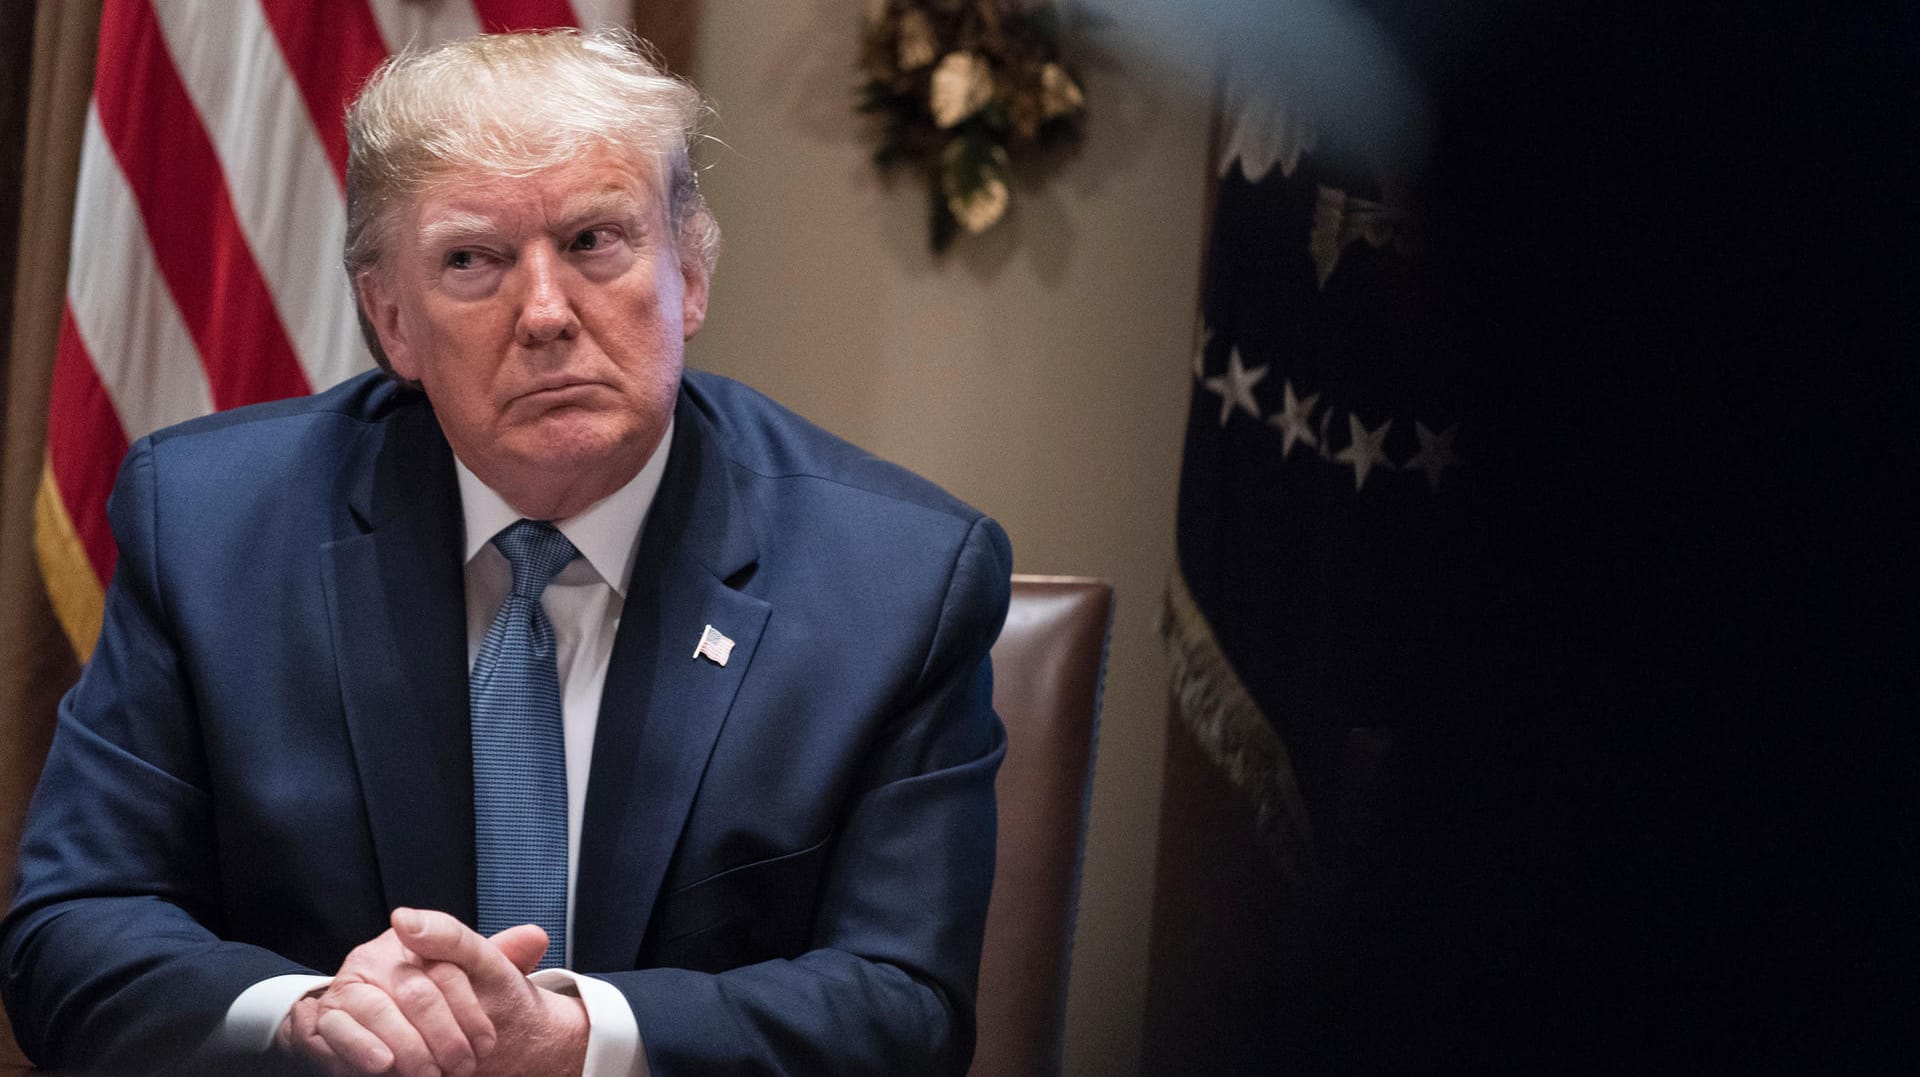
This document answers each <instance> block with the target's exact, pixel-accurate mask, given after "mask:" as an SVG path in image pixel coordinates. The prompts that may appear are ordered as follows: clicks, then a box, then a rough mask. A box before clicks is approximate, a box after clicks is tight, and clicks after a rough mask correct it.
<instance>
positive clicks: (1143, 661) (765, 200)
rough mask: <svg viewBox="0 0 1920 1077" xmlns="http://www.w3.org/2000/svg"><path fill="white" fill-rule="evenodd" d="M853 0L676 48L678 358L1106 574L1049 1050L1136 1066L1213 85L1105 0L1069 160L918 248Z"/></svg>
mask: <svg viewBox="0 0 1920 1077" xmlns="http://www.w3.org/2000/svg"><path fill="white" fill-rule="evenodd" d="M864 6H865V5H864V3H863V2H862V0H802V2H789V3H779V4H770V3H765V2H764V0H704V5H703V8H702V13H701V25H700V36H699V41H698V45H697V50H696V54H695V62H694V71H695V72H697V74H698V76H699V80H700V83H701V86H702V88H703V89H704V90H705V91H706V92H707V94H708V95H709V97H710V98H711V99H712V100H713V102H714V105H715V107H716V108H717V110H718V112H719V117H718V121H717V123H716V124H715V125H714V128H713V133H714V134H715V135H717V136H718V137H719V138H720V139H721V140H723V141H724V143H725V146H724V147H714V148H713V152H710V153H709V154H708V155H707V159H708V160H709V161H710V162H711V164H712V168H711V169H710V170H709V171H708V172H707V173H706V175H705V177H704V178H703V180H702V183H703V185H704V187H705V189H706V191H707V193H708V195H709V197H710V198H711V199H712V202H713V205H714V208H715V210H716V212H717V213H718V214H719V217H720V220H721V224H722V227H723V228H724V230H725V233H726V252H725V254H724V255H723V256H722V258H721V262H720V272H719V275H718V277H717V278H716V280H715V290H714V298H713V306H712V313H711V316H710V318H709V320H708V322H707V327H706V330H705V331H704V332H703V333H702V334H701V336H700V337H699V338H698V339H696V340H695V342H694V345H693V347H692V350H691V360H692V362H693V363H694V364H695V365H697V366H700V367H704V368H706V369H710V370H716V371H719V372H721V373H724V374H729V375H732V376H734V377H738V378H741V379H743V380H745V381H747V382H750V383H752V384H753V385H755V386H758V387H759V388H761V389H763V390H766V391H767V392H769V393H771V394H772V395H773V396H775V397H776V398H778V399H780V400H782V401H783V402H785V403H787V404H788V405H790V406H792V407H794V408H795V409H797V410H798V411H800V412H801V413H802V414H805V415H807V416H808V417H810V418H812V419H814V420H815V421H816V422H819V423H821V424H823V425H824V426H826V427H828V428H829V429H831V430H833V431H835V432H837V433H839V434H841V435H843V436H845V437H848V438H851V439H852V440H854V441H856V442H859V443H860V444H862V445H864V446H865V447H867V448H868V449H871V450H873V451H874V452H877V453H879V454H880V455H882V456H886V457H888V458H891V459H893V460H896V461H899V462H901V463H903V464H906V465H908V466H909V467H912V468H914V469H915V470H917V471H920V472H921V473H923V474H925V475H927V476H929V477H930V478H932V479H934V480H935V481H937V482H939V483H941V484H942V485H944V486H946V487H947V488H948V489H950V490H952V491H954V492H955V493H956V494H958V495H960V496H961V497H963V498H966V499H967V500H968V501H971V502H972V503H973V504H975V505H977V506H979V507H980V508H982V509H984V510H985V511H987V512H989V513H991V514H992V515H993V516H995V517H996V518H998V519H999V520H1000V521H1001V522H1002V523H1003V524H1004V525H1006V528H1007V531H1008V533H1009V534H1010V535H1011V536H1012V538H1013V548H1014V559H1015V566H1016V568H1017V569H1018V570H1019V571H1022V572H1072V573H1085V574H1092V575H1099V576H1104V577H1107V578H1108V579H1111V580H1113V581H1114V582H1115V583H1116V584H1117V585H1118V588H1119V599H1120V601H1119V610H1118V615H1117V620H1116V622H1115V625H1114V640H1113V652H1112V660H1111V665H1110V666H1109V670H1108V674H1107V696H1106V710H1105V715H1104V720H1103V721H1104V724H1103V728H1102V731H1101V740H1100V746H1099V760H1098V766H1097V771H1096V775H1095V780H1094V795H1093V817H1092V825H1091V832H1090V835H1089V839H1088V848H1087V859H1086V881H1085V884H1084V889H1083V894H1082V898H1081V904H1080V927H1079V937H1078V940H1077V946H1076V950H1075V954H1074V965H1073V989H1072V996H1071V999H1070V1003H1069V1014H1068V1034H1067V1067H1066V1068H1067V1072H1068V1073H1069V1074H1088V1075H1093V1074H1099V1075H1103V1077H1104V1075H1110V1074H1126V1073H1131V1072H1133V1071H1134V1070H1135V1068H1136V1066H1137V1062H1136V1059H1137V1056H1138V1051H1139V1037H1140V1014H1141V1011H1142V1008H1143V1004H1144V998H1145V984H1146V953H1147V949H1146V942H1147V924H1148V911H1149V907H1150V904H1151V901H1152V891H1153V866H1154V848H1155V845H1154V840H1155V826H1156V820H1157V813H1158V808H1159V781H1160V762H1161V754H1162V737H1163V730H1164V724H1163V723H1164V714H1165V702H1164V701H1165V691H1166V664H1165V660H1164V658H1163V657H1162V655H1161V650H1160V646H1159V642H1158V640H1157V638H1156V636H1155V634H1154V632H1153V626H1152V615H1153V611H1154V609H1155V607H1156V605H1157V602H1158V598H1159V594H1160V588H1161V583H1162V580H1163V579H1164V576H1165V573H1166V570H1167V568H1168V566H1169V565H1170V564H1171V561H1172V556H1173V512H1174V495H1175V486H1176V480H1177V477H1178V471H1179V463H1180V444H1181V427H1182V423H1183V421H1184V417H1185V412H1186V399H1187V386H1188V380H1187V379H1188V377H1189V375H1188V372H1187V371H1188V363H1189V361H1190V356H1191V354H1192V326H1193V321H1194V310H1195V303H1196V296H1197V291H1198V266H1199V260H1200V253H1199V246H1200V238H1201V197H1202V192H1203V190H1204V181H1205V171H1206V165H1205V161H1204V155H1205V143H1206V109H1205V105H1204V102H1202V101H1200V100H1198V99H1197V97H1196V95H1195V94H1194V93H1193V92H1192V90H1191V88H1190V87H1189V88H1188V89H1187V90H1186V91H1185V92H1178V91H1176V90H1175V89H1174V88H1173V87H1172V85H1171V83H1170V82H1169V81H1168V80H1167V79H1166V78H1164V77H1162V76H1158V75H1156V74H1155V73H1154V71H1152V70H1151V68H1150V66H1149V65H1150V64H1151V62H1152V61H1151V59H1150V57H1151V56H1152V55H1153V54H1154V51H1155V50H1154V49H1153V48H1151V47H1150V43H1149V42H1147V41H1144V40H1142V36H1141V35H1140V33H1139V32H1138V31H1133V32H1132V33H1131V34H1130V28H1129V26H1128V25H1127V23H1126V21H1125V16H1124V13H1123V12H1121V11H1120V10H1119V9H1120V8H1123V7H1125V6H1126V5H1125V4H1124V2H1114V0H1109V3H1107V4H1097V5H1094V6H1096V7H1106V8H1109V11H1108V14H1109V16H1110V21H1109V23H1108V25H1107V26H1105V27H1104V28H1102V29H1101V30H1100V31H1099V35H1098V41H1099V42H1100V45H1101V50H1100V51H1101V53H1102V56H1103V58H1102V59H1099V60H1098V62H1097V66H1096V67H1095V69H1094V70H1091V71H1089V72H1087V75H1088V77H1087V80H1086V81H1087V83H1088V99H1089V101H1090V103H1091V110H1092V123H1091V126H1090V128H1089V132H1088V140H1087V142H1086V145H1085V146H1084V147H1083V148H1082V151H1081V153H1080V154H1079V156H1078V157H1077V158H1076V159H1074V160H1072V161H1070V162H1068V163H1067V165H1066V167H1065V168H1064V169H1062V170H1061V171H1060V172H1059V173H1057V174H1056V175H1055V176H1054V177H1053V178H1052V180H1051V182H1049V183H1048V184H1047V185H1046V186H1045V187H1044V188H1043V189H1041V190H1039V191H1032V190H1021V191H1018V192H1017V193H1016V196H1015V201H1016V206H1015V210H1014V216H1013V217H1012V219H1011V220H1009V221H1008V222H1006V223H1005V224H1003V225H1002V226H1001V227H1000V228H999V229H998V230H996V231H995V232H993V233H989V235H987V236H985V237H981V238H980V239H978V240H971V241H969V240H962V241H961V242H960V244H959V245H958V246H957V247H956V248H955V249H954V250H953V251H952V252H950V254H949V255H948V256H947V257H946V258H944V259H939V260H936V259H934V258H933V257H932V256H930V255H929V254H928V252H927V249H926V228H925V220H926V204H925V193H924V187H923V186H922V185H920V184H919V183H917V182H914V181H913V180H911V179H909V178H908V177H905V176H902V177H898V178H897V179H896V181H895V182H894V183H893V184H892V185H891V186H888V185H887V184H886V183H884V182H883V181H882V180H880V179H879V178H878V177H876V176H875V174H874V173H873V171H872V169H871V168H870V167H869V165H868V164H867V153H868V149H869V146H868V143H867V141H865V140H864V139H863V138H862V137H861V134H860V128H859V119H858V118H857V117H855V116H854V115H853V113H852V112H851V110H850V108H849V106H850V104H851V103H852V101H853V94H852V89H853V86H854V85H855V74H854V69H853V54H854V34H855V25H856V21H857V19H858V17H859V13H860V11H861V10H862V9H863V8H864Z"/></svg>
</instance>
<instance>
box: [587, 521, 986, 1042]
mask: <svg viewBox="0 0 1920 1077" xmlns="http://www.w3.org/2000/svg"><path fill="white" fill-rule="evenodd" d="M1011 571H1012V553H1011V550H1010V548H1009V546H1008V543H1007V539H1006V535H1005V534H1004V533H1003V532H1002V531H1001V529H1000V528H999V526H998V525H997V524H995V523H993V522H992V521H991V520H988V519H984V518H983V519H981V520H979V521H978V522H976V523H975V524H974V525H973V527H972V529H971V530H970V532H969V533H968V535H967V537H966V540H965V542H964V543H963V545H962V548H961V550H960V553H959V555H958V557H957V558H956V560H955V562H954V565H953V568H952V570H951V574H950V577H949V581H948V587H947V592H946V596H945V599H944V601H943V603H942V606H941V609H940V612H939V624H938V627H937V628H936V629H935V631H934V632H933V633H932V637H931V638H932V643H931V646H930V647H929V650H928V653H927V655H926V658H925V661H924V663H923V665H922V668H921V670H920V673H919V676H918V677H917V678H916V680H915V682H914V690H913V691H912V692H911V693H910V694H909V696H908V697H907V698H906V700H905V702H904V703H903V705H902V706H901V708H900V712H899V713H898V714H896V715H892V716H890V720H889V721H888V723H887V724H886V726H885V728H884V732H883V733H882V735H881V736H880V737H879V739H878V742H877V743H876V744H875V745H873V747H872V751H871V753H870V755H869V757H868V761H867V763H866V765H865V770H864V773H863V775H862V781H861V782H860V783H859V785H858V791H857V793H856V794H855V796H854V797H853V799H852V801H851V803H850V806H849V807H848V809H847V811H846V813H845V815H844V822H843V824H842V826H841V829H840V832H839V834H838V835H837V837H836V839H835V841H834V847H833V851H832V854H831V858H830V860H829V863H828V867H827V871H826V876H825V884H824V889H823V892H822V897H821V901H820V905H819V912H818V915H817V919H816V921H815V924H814V928H813V934H812V938H813V943H814V948H813V949H811V950H809V951H807V952H805V953H802V954H800V955H799V956H797V957H795V958H793V959H791V960H776V961H767V962H762V963H760V964H755V965H749V966H746V967H743V968H738V969H733V970H729V971H726V972H720V973H699V972H692V971H687V970H682V969H667V968H658V969H645V970H640V971H636V972H626V973H611V974H608V975H607V976H606V977H605V978H606V979H607V980H609V981H611V982H612V983H613V984H614V985H615V986H617V987H619V988H620V990H621V991H622V992H623V993H624V994H625V995H626V997H627V999H628V1001H629V1003H630V1004H631V1005H632V1007H633V1012H634V1017H635V1019H636V1021H637V1022H638V1024H639V1028H640V1035H641V1041H642V1044H643V1047H644V1049H645V1053H646V1057H647V1062H648V1065H649V1066H650V1067H651V1069H652V1072H653V1074H654V1075H655V1077H675V1075H679V1074H700V1073H721V1072H724V1073H737V1074H747V1073H753V1074H760V1073H766V1074H774V1073H843V1074H852V1073H862V1074H864V1073H871V1074H901V1073H915V1074H941V1073H950V1074H961V1073H964V1072H965V1071H966V1068H967V1065H968V1063H969V1061H970V1060H971V1058H972V1054H973V1037H974V1016H973V1015H974V993H975V988H976V983H977V980H978V976H979V965H980V946H981V934H982V931H983V929H984V926H985V923H986V912H987V898H988V894H989V891H990V890H991V887H992V881H993V862H994V832H995V819H994V799H993V795H994V793H993V790H994V786H993V782H994V775H995V773H996V771H997V770H998V769H999V765H1000V760H1001V757H1002V756H1003V755H1004V754H1005V750H1006V739H1005V735H1004V733H1003V732H1002V730H1001V726H1000V721H999V719H998V718H997V717H996V716H995V714H994V712H993V701H992V697H993V675H992V670H991V667H990V665H989V662H988V649H989V648H990V647H991V646H992V644H993V641H994V638H995V637H996V636H997V635H998V634H999V631H1000V627H1001V623H1002V622H1003V621H1004V620H1005V617H1006V612H1007V603H1008V592H1009V578H1010V575H1011Z"/></svg>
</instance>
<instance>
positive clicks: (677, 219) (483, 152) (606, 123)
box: [345, 28, 720, 372]
mask: <svg viewBox="0 0 1920 1077" xmlns="http://www.w3.org/2000/svg"><path fill="white" fill-rule="evenodd" d="M705 113H706V107H705V105H704V103H703V102H702V101H701V99H700V93H699V91H697V90H695V89H694V88H693V87H692V86H691V85H689V84H688V83H687V82H685V81H684V80H681V79H678V78H675V77H674V76H672V75H669V74H667V73H666V72H665V70H663V69H662V68H661V66H660V65H659V64H658V63H657V62H655V60H654V59H653V58H652V56H651V55H650V50H649V48H648V47H647V46H646V44H645V43H644V42H642V41H640V40H639V39H638V38H636V37H634V36H633V35H632V34H630V33H628V32H626V31H625V30H620V29H611V28H610V29H604V30H597V31H594V32H593V33H590V34H583V33H580V32H579V31H576V30H552V31H543V32H540V33H525V34H484V35H481V36H478V37H469V38H464V39H462V40H459V41H451V42H448V43H446V44H444V45H440V46H437V47H435V48H432V49H427V50H424V51H419V52H415V51H413V50H411V49H408V50H404V51H402V52H399V53H397V54H395V55H394V56H393V57H391V58H390V59H388V60H387V62H386V63H385V64H382V65H381V67H380V69H379V70H378V71H376V72H374V74H373V77H372V78H371V79H369V80H368V81H367V85H366V86H365V87H364V88H362V89H361V91H360V94H359V96H358V97H356V98H355V99H354V101H353V104H352V105H351V106H349V107H348V109H347V240H346V251H345V261H346V269H347V275H348V277H349V278H357V277H359V276H360V275H361V274H363V273H365V272H367V271H368V270H371V269H375V268H378V267H379V266H381V265H382V264H383V258H384V257H385V254H386V246H387V244H388V242H389V236H388V234H387V233H388V231H389V230H390V227H391V224H392V221H393V218H394V216H395V214H396V211H398V210H399V209H401V208H402V207H404V206H406V205H408V204H409V203H410V202H411V201H412V199H414V198H416V197H418V196H419V194H420V193H421V192H422V191H423V190H424V189H425V188H426V187H427V186H428V185H429V184H430V183H432V182H434V181H435V180H438V179H442V178H445V177H447V176H449V175H457V174H465V173H477V174H479V175H486V176H503V177H514V176H526V175H531V174H533V173H535V172H539V171H541V170H543V169H546V168H551V167H553V166H554V165H557V164H560V163H562V162H564V161H567V160H571V159H573V158H575V157H578V156H580V155H581V154H582V153H584V152H586V151H588V150H591V149H595V148H599V147H611V148H614V149H617V150H622V151H624V152H627V153H631V154H633V155H635V156H636V157H637V158H638V159H639V160H642V161H647V162H651V163H652V165H653V166H654V167H653V169H652V172H653V176H654V177H655V182H656V184H658V185H659V190H658V192H657V193H658V194H659V196H660V197H661V199H662V200H663V202H664V203H665V205H666V207H667V216H668V220H669V221H670V222H671V224H672V228H673V233H674V241H675V245H676V249H677V251H678V253H679V256H680V261H681V264H682V265H684V266H686V267H687V268H688V269H689V270H696V269H697V270H699V271H701V272H704V273H711V272H712V271H713V267H714V265H715V263H716V262H717V261H718V260H719V257H720V225H719V223H718V222H717V221H715V220H714V219H713V213H712V211H711V210H709V209H708V208H707V203H706V199H705V198H704V197H703V196H702V195H701V194H700V187H699V183H698V181H697V178H696V174H695V172H694V169H693V164H692V161H691V158H690V157H689V154H688V146H689V144H690V143H691V142H692V140H693V139H694V138H695V137H697V135H698V127H699V123H700V121H701V119H702V118H703V117H704V115H705ZM361 329H362V331H363V333H365V335H366V337H367V344H368V346H369V347H370V348H371V349H372V350H373V354H374V358H376V359H378V360H379V361H380V365H381V366H382V367H387V360H386V356H385V355H384V354H383V353H382V351H381V348H380V344H379V341H378V340H377V339H376V338H375V337H374V334H373V332H372V329H371V327H370V326H369V325H368V324H367V323H366V320H365V318H364V317H362V320H361ZM389 372H391V368H389Z"/></svg>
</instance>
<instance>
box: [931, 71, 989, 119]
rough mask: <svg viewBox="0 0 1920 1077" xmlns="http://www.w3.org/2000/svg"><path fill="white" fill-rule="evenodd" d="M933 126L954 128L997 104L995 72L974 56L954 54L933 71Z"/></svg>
mask: <svg viewBox="0 0 1920 1077" xmlns="http://www.w3.org/2000/svg"><path fill="white" fill-rule="evenodd" d="M931 96H932V98H933V100H932V101H931V102H930V104H931V105H932V107H933V122H934V124H935V125H936V126H939V127H952V126H953V125H954V124H957V123H959V122H960V121H961V120H964V119H966V118H967V117H968V116H971V115H973V114H974V113H976V112H978V111H980V107H981V106H982V105H985V104H986V103H987V102H988V101H991V100H993V72H992V71H990V70H988V68H987V62H986V61H985V60H982V59H981V58H980V57H978V56H975V55H974V54H973V53H970V52H950V53H948V54H947V55H946V58H945V59H943V60H941V61H940V66H939V67H936V68H934V69H933V89H932V94H931Z"/></svg>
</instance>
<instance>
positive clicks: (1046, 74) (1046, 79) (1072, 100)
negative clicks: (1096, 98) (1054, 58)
mask: <svg viewBox="0 0 1920 1077" xmlns="http://www.w3.org/2000/svg"><path fill="white" fill-rule="evenodd" d="M1086 101H1087V99H1086V96H1085V95H1084V94H1082V93H1081V92H1080V87H1079V86H1077V85H1075V84H1074V81H1073V76H1072V75H1069V74H1067V69H1066V68H1064V67H1061V66H1060V65H1059V64H1048V65H1047V66H1045V67H1043V68H1041V69H1040V111H1041V112H1042V113H1044V114H1045V115H1046V117H1047V119H1049V120H1051V119H1053V118H1054V117H1056V116H1070V115H1072V114H1073V113H1075V112H1078V111H1080V106H1081V105H1084V104H1086Z"/></svg>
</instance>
